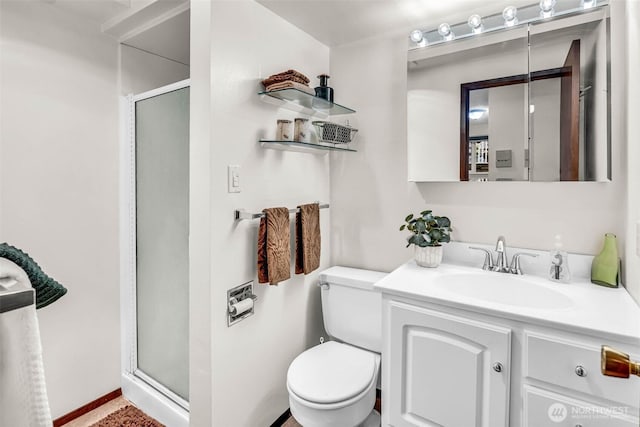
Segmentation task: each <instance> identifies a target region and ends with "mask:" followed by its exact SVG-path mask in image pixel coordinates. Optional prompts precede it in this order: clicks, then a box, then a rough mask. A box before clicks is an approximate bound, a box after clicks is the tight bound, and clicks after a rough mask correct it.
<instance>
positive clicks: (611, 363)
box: [600, 345, 640, 378]
mask: <svg viewBox="0 0 640 427" xmlns="http://www.w3.org/2000/svg"><path fill="white" fill-rule="evenodd" d="M600 362H601V365H600V370H601V371H602V374H603V375H607V376H609V377H617V378H629V375H636V376H639V377H640V363H638V362H634V361H632V360H630V359H629V355H628V354H626V353H623V352H621V351H618V350H615V349H613V348H611V347H609V346H606V345H603V346H602V350H601V352H600Z"/></svg>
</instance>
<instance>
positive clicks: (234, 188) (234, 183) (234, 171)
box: [227, 165, 240, 193]
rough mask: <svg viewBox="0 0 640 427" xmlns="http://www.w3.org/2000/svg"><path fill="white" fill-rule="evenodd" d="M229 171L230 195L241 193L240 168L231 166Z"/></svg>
mask: <svg viewBox="0 0 640 427" xmlns="http://www.w3.org/2000/svg"><path fill="white" fill-rule="evenodd" d="M227 171H228V179H227V185H228V191H229V193H239V192H240V166H238V165H229V166H228V167H227Z"/></svg>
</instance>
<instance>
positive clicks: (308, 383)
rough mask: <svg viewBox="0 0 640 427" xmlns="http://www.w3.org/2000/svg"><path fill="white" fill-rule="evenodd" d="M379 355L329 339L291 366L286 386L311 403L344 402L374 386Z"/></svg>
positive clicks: (302, 355)
mask: <svg viewBox="0 0 640 427" xmlns="http://www.w3.org/2000/svg"><path fill="white" fill-rule="evenodd" d="M379 362H380V357H379V355H377V354H375V353H372V352H370V351H367V350H362V349H360V348H357V347H353V346H351V345H348V344H342V343H338V342H335V341H330V342H327V343H325V344H320V345H317V346H315V347H313V348H311V349H309V350H307V351H305V352H303V353H302V354H300V355H299V356H298V357H296V359H295V360H294V361H293V362H292V363H291V365H290V366H289V371H288V373H287V388H288V389H289V390H290V391H291V392H293V393H294V394H295V395H296V396H298V397H299V398H300V399H303V400H305V401H307V402H309V403H312V404H319V405H328V404H335V403H340V402H345V401H349V400H351V399H353V398H354V397H357V396H359V395H360V394H362V393H363V392H365V391H367V390H368V389H370V388H371V384H372V382H375V381H376V377H377V374H378V364H379Z"/></svg>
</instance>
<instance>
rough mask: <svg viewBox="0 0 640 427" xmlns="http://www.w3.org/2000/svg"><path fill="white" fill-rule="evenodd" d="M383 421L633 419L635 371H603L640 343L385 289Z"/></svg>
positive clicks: (502, 424) (496, 425)
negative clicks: (606, 361) (613, 355)
mask: <svg viewBox="0 0 640 427" xmlns="http://www.w3.org/2000/svg"><path fill="white" fill-rule="evenodd" d="M383 334H384V339H383V355H382V356H383V359H382V360H383V363H382V366H383V377H382V378H383V380H382V381H383V383H382V387H383V396H384V398H383V405H384V406H383V411H382V417H383V424H382V425H383V426H385V427H386V426H393V427H408V426H411V427H413V426H416V427H432V426H442V427H461V426H464V427H520V426H522V427H558V426H560V427H638V426H640V421H639V418H638V407H639V406H640V378H629V379H621V378H612V377H606V376H603V375H602V374H601V373H600V346H601V345H602V344H607V345H612V346H614V347H616V348H618V349H620V350H621V351H623V352H627V353H629V354H630V355H631V357H632V359H635V360H637V359H639V358H640V354H638V346H637V345H630V344H628V343H626V344H625V343H624V342H617V341H614V342H612V341H611V340H610V339H607V338H604V337H603V338H597V337H593V336H587V335H583V334H579V333H569V332H566V331H563V330H560V329H556V328H551V327H549V328H546V327H540V326H537V325H530V324H527V323H523V322H522V321H518V320H515V319H506V318H504V317H498V316H495V317H494V316H487V315H484V314H480V313H477V312H472V311H466V310H461V309H458V308H451V307H447V306H444V305H442V306H440V305H437V304H432V303H429V302H421V301H412V300H411V299H408V298H403V297H396V296H390V295H384V296H383Z"/></svg>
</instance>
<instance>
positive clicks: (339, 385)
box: [287, 267, 386, 427]
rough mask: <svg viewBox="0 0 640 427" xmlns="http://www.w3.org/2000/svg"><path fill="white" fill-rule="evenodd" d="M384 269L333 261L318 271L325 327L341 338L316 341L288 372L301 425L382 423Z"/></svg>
mask: <svg viewBox="0 0 640 427" xmlns="http://www.w3.org/2000/svg"><path fill="white" fill-rule="evenodd" d="M385 275H386V274H385V273H379V272H372V271H367V270H358V269H352V268H346V267H332V268H330V269H328V270H325V271H324V272H323V273H321V275H320V283H321V285H322V310H323V319H324V323H325V329H326V330H327V332H328V333H329V334H330V335H331V336H332V337H334V338H336V339H339V340H340V342H339V341H329V342H326V343H324V344H320V345H317V346H315V347H312V348H310V349H308V350H306V351H305V352H303V353H301V354H300V355H298V357H296V358H295V359H294V360H293V362H291V365H290V366H289V370H288V372H287V390H288V392H289V406H290V409H291V413H292V415H293V416H294V418H295V419H296V420H297V421H298V422H299V423H300V424H302V426H303V427H356V426H358V427H360V426H363V427H364V426H366V427H379V426H380V414H378V413H377V412H375V411H374V410H373V406H374V403H375V400H376V385H377V384H378V374H379V371H380V361H381V359H380V349H381V341H382V329H381V321H382V316H381V308H382V301H381V296H380V293H379V292H377V291H375V290H374V288H373V284H374V283H375V282H376V281H378V280H380V279H381V278H382V277H384V276H385Z"/></svg>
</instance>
